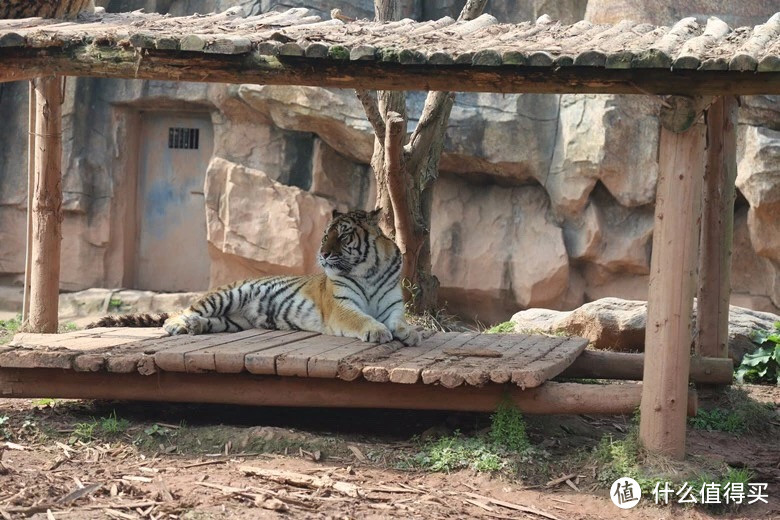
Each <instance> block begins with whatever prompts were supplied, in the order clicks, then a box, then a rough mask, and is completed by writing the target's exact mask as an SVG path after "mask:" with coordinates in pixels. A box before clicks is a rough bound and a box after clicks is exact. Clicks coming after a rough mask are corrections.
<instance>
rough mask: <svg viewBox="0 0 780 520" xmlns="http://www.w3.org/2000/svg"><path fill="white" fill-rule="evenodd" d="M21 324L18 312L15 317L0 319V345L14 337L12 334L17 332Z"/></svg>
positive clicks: (20, 316)
mask: <svg viewBox="0 0 780 520" xmlns="http://www.w3.org/2000/svg"><path fill="white" fill-rule="evenodd" d="M21 326H22V315H21V314H18V315H17V316H16V317H15V318H11V319H10V320H0V345H5V344H6V343H8V342H10V341H11V339H12V338H13V337H14V334H16V333H17V332H19V328H20V327H21Z"/></svg>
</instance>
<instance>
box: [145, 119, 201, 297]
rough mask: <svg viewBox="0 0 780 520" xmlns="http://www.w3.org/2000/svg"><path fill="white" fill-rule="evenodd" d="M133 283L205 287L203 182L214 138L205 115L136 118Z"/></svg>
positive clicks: (156, 286) (154, 287) (163, 287)
mask: <svg viewBox="0 0 780 520" xmlns="http://www.w3.org/2000/svg"><path fill="white" fill-rule="evenodd" d="M140 143H141V150H140V154H141V156H140V157H139V160H138V165H139V176H138V216H139V219H138V247H137V258H136V264H135V266H136V273H135V282H136V283H135V284H136V287H137V288H138V289H148V290H154V291H201V290H204V289H207V288H208V285H209V265H210V262H209V255H208V248H207V241H206V208H205V202H204V198H203V182H204V179H205V176H206V168H207V167H208V163H209V160H210V159H211V153H212V150H213V148H214V137H213V130H212V126H211V119H210V118H209V116H208V114H180V113H165V112H162V113H160V112H157V113H149V112H144V113H142V114H141V141H140Z"/></svg>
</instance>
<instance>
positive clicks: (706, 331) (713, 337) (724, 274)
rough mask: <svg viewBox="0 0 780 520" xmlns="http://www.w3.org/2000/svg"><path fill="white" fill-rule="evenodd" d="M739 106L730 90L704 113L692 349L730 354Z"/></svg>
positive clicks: (703, 353) (702, 353)
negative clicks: (704, 156) (704, 147)
mask: <svg viewBox="0 0 780 520" xmlns="http://www.w3.org/2000/svg"><path fill="white" fill-rule="evenodd" d="M778 19H780V16H779V17H778ZM737 110H738V108H737V99H736V98H735V97H734V96H727V97H718V98H716V99H715V102H714V103H713V104H712V105H711V106H710V108H709V110H708V111H707V115H706V122H707V164H706V166H705V169H704V188H703V189H702V197H703V198H702V213H701V233H700V236H699V251H700V255H701V256H700V257H699V280H698V293H697V298H696V308H697V311H696V316H697V318H696V328H697V334H696V343H695V351H696V353H697V354H698V355H700V356H707V357H722V358H726V357H728V355H729V338H728V333H729V300H730V299H731V248H732V243H733V239H734V200H735V198H736V188H735V186H734V183H735V181H736V178H737V131H736V128H737Z"/></svg>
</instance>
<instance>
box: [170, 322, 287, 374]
mask: <svg viewBox="0 0 780 520" xmlns="http://www.w3.org/2000/svg"><path fill="white" fill-rule="evenodd" d="M271 332H278V331H270V330H266V329H249V330H245V331H241V332H237V333H235V334H242V336H241V338H240V339H238V340H237V341H236V342H247V341H250V342H254V341H257V340H260V341H262V339H263V338H264V337H265V336H267V335H268V334H269V333H271ZM231 334H232V333H231ZM236 342H233V343H228V344H225V343H219V344H217V345H214V346H211V347H206V348H200V349H197V350H191V351H187V352H185V353H184V371H185V372H207V371H213V370H216V364H215V361H214V354H215V352H218V351H219V350H220V349H221V348H227V347H229V346H232V345H235V343H236Z"/></svg>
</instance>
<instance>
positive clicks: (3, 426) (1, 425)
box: [0, 415, 11, 440]
mask: <svg viewBox="0 0 780 520" xmlns="http://www.w3.org/2000/svg"><path fill="white" fill-rule="evenodd" d="M7 424H8V416H7V415H0V439H3V440H8V439H10V438H11V430H9V429H8V426H7Z"/></svg>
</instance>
